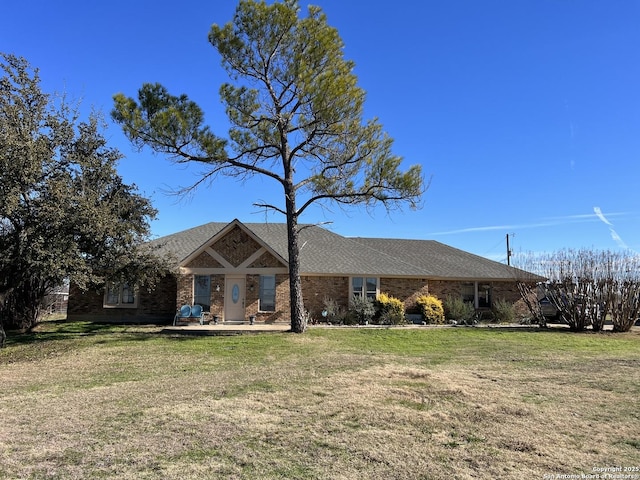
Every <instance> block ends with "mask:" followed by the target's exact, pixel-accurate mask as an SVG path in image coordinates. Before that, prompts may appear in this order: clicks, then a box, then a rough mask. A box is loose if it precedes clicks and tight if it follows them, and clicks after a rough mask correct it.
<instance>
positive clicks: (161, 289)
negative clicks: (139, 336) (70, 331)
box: [67, 275, 177, 323]
mask: <svg viewBox="0 0 640 480" xmlns="http://www.w3.org/2000/svg"><path fill="white" fill-rule="evenodd" d="M176 290H177V283H176V277H175V276H174V275H167V276H165V277H163V278H162V279H161V280H160V282H159V283H158V285H157V286H156V288H155V289H154V290H152V291H148V290H147V289H145V288H144V287H143V288H141V289H140V290H139V291H138V292H137V294H136V295H137V297H138V304H137V307H136V308H104V290H102V289H101V290H89V291H86V292H82V291H81V290H80V289H79V288H78V287H77V286H76V285H75V284H74V283H73V282H71V285H70V286H69V303H68V306H67V319H69V320H76V321H105V322H122V323H165V322H168V321H171V320H172V319H173V316H174V314H175V312H176V304H175V298H176Z"/></svg>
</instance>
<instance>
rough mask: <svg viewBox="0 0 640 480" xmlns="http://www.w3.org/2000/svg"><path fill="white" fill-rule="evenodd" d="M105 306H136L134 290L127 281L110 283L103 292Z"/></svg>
mask: <svg viewBox="0 0 640 480" xmlns="http://www.w3.org/2000/svg"><path fill="white" fill-rule="evenodd" d="M104 306H105V307H122V308H133V307H136V306H137V298H136V290H135V287H134V286H133V285H129V284H128V283H110V284H108V285H107V289H106V291H105V294H104Z"/></svg>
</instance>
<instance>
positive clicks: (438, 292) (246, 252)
mask: <svg viewBox="0 0 640 480" xmlns="http://www.w3.org/2000/svg"><path fill="white" fill-rule="evenodd" d="M194 253H197V255H195V256H194V258H192V259H191V260H189V261H188V263H186V264H183V265H182V266H181V267H180V269H179V270H180V271H179V273H177V274H176V275H168V276H167V277H165V278H164V279H162V281H161V282H160V283H159V285H158V287H157V288H156V289H155V290H154V291H152V292H148V291H146V290H140V291H139V292H138V304H137V308H105V307H104V305H103V302H104V292H103V291H101V292H97V291H93V292H86V293H81V292H80V291H79V290H78V289H77V287H76V286H75V285H73V284H71V288H70V295H69V306H68V318H69V319H75V320H85V319H86V320H108V321H120V322H134V321H136V322H147V321H148V322H170V321H171V320H172V319H173V316H174V314H175V312H176V309H177V308H178V307H179V306H180V305H191V304H193V302H194V277H195V276H196V275H207V276H209V278H210V286H211V291H210V312H209V313H210V318H213V317H214V316H216V317H218V318H219V319H223V318H224V315H225V303H224V302H225V280H226V279H227V275H233V276H234V278H238V276H240V277H244V280H245V292H244V299H245V307H244V313H245V320H248V319H249V317H250V316H255V317H256V320H257V321H259V322H289V321H290V298H289V280H288V273H287V267H286V265H285V264H283V262H282V261H281V259H280V258H279V257H278V256H275V255H273V254H272V253H270V251H269V249H268V248H266V247H265V246H264V245H262V244H261V243H260V242H259V241H257V240H256V239H255V238H254V237H252V236H251V235H250V234H249V233H247V231H245V230H243V229H242V228H240V227H239V226H238V225H234V226H233V227H232V228H230V229H229V230H228V231H227V232H226V233H225V234H223V235H222V236H221V237H220V238H215V239H214V240H212V242H211V244H210V245H207V246H205V247H204V248H202V249H201V250H200V251H198V252H194ZM260 275H275V278H276V301H275V311H274V312H262V311H260V305H259V303H260V302H259V293H260ZM349 282H350V277H348V276H344V275H338V276H330V275H324V276H319V275H316V276H313V275H303V276H302V277H301V283H302V292H303V297H304V305H305V308H306V309H307V311H308V312H309V313H310V315H311V317H312V318H315V319H317V320H320V319H321V313H322V311H323V309H324V308H325V302H326V300H327V299H331V300H333V301H335V302H337V303H338V305H340V306H341V307H342V308H344V309H345V310H346V308H347V307H348V304H349V295H350V288H349V287H350V285H349ZM469 284H470V282H463V281H444V280H428V279H426V278H397V277H384V276H383V277H381V278H379V285H378V288H379V291H380V292H381V293H386V294H388V295H391V296H393V297H395V298H398V299H400V300H401V301H402V302H403V303H404V305H405V309H406V310H407V311H408V312H409V313H413V312H414V310H415V304H416V299H417V298H418V297H419V296H422V295H429V294H430V295H434V296H436V297H438V298H439V299H441V300H444V299H445V298H446V297H447V296H448V295H451V296H455V297H460V296H461V295H462V291H463V287H464V285H469ZM471 284H472V283H471ZM482 285H490V287H491V297H492V301H495V300H497V299H504V300H507V301H509V302H512V303H516V304H517V305H518V303H522V301H521V300H520V294H519V291H518V288H517V285H516V283H515V282H507V281H504V282H482ZM227 293H228V292H227Z"/></svg>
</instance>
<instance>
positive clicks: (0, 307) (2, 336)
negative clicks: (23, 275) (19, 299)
mask: <svg viewBox="0 0 640 480" xmlns="http://www.w3.org/2000/svg"><path fill="white" fill-rule="evenodd" d="M11 290H12V289H8V290H4V291H3V292H0V348H4V345H5V342H6V340H7V334H6V333H5V332H4V326H3V324H2V317H3V315H4V304H5V300H6V298H7V295H9V294H10V293H11Z"/></svg>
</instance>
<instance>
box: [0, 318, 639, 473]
mask: <svg viewBox="0 0 640 480" xmlns="http://www.w3.org/2000/svg"><path fill="white" fill-rule="evenodd" d="M460 332H461V330H455V329H446V330H442V331H438V332H436V331H435V330H415V331H413V332H412V333H411V334H409V335H408V334H407V330H398V331H394V330H388V331H385V332H383V333H380V332H375V333H371V334H368V333H366V332H365V333H362V332H351V331H349V330H341V331H334V330H326V331H324V330H318V331H313V332H311V333H310V334H307V335H302V336H299V335H291V334H282V335H270V336H264V337H243V338H240V337H238V338H215V337H209V338H198V339H195V338H190V339H179V338H173V337H163V336H154V337H153V338H148V339H146V340H145V341H130V340H127V339H126V338H120V339H119V338H117V337H118V334H115V336H114V334H113V332H109V333H105V334H104V336H102V335H98V336H95V337H93V338H92V340H91V339H89V340H88V339H86V338H84V337H83V338H82V339H80V340H78V339H77V338H72V339H66V340H65V339H60V338H58V339H56V340H51V341H52V342H61V343H59V344H58V345H57V346H55V347H54V346H52V345H48V346H45V347H44V348H45V349H47V348H49V349H51V350H52V351H55V352H57V353H55V354H54V355H53V356H38V355H35V356H34V355H25V354H23V352H22V351H21V348H28V347H29V346H28V345H25V346H21V345H17V344H14V345H13V346H11V345H10V347H9V349H7V350H6V351H4V352H2V353H1V354H0V383H1V384H2V385H3V387H6V388H3V390H2V392H0V400H1V402H0V417H1V418H2V419H3V423H2V428H0V478H34V479H35V478H47V479H53V478H125V479H127V478H131V479H133V478H163V479H164V478H167V479H189V478H193V479H195V478H237V479H250V478H251V479H253V478H265V479H276V478H308V479H356V478H357V479H361V478H367V479H390V478H394V479H419V478H424V479H440V478H443V479H444V478H460V479H465V478H507V479H509V478H514V479H515V478H529V477H533V478H542V475H544V474H571V473H574V474H576V473H577V474H580V473H589V472H591V469H592V468H593V467H599V466H607V465H634V464H635V465H637V464H638V459H639V458H640V450H639V445H640V439H639V437H638V433H637V432H639V431H640V413H639V412H638V409H637V398H638V395H639V394H640V382H639V380H638V378H639V377H638V375H637V372H638V368H639V367H640V348H638V346H639V343H640V338H639V337H638V336H637V335H635V336H634V335H628V336H615V337H607V336H602V337H599V338H600V341H601V342H604V344H603V345H602V346H603V348H591V347H589V348H587V346H585V345H584V344H583V343H581V342H587V343H589V342H591V341H593V340H594V339H592V338H587V337H581V336H564V335H563V334H558V335H560V336H559V337H557V336H554V334H553V333H551V334H549V335H548V336H544V337H540V336H536V335H534V334H530V333H527V332H525V331H523V332H512V333H511V334H509V335H507V336H504V335H503V334H497V333H492V332H479V331H478V333H474V332H471V333H466V331H465V333H460ZM363 335H364V336H363ZM367 335H370V337H367ZM125 337H126V335H125ZM367 339H369V340H370V341H369V342H368V344H367ZM596 340H597V339H596ZM64 342H67V343H64ZM558 342H559V343H561V344H562V345H563V346H564V348H563V349H562V350H558V349H556V347H557V346H558ZM606 342H610V345H608V348H604V347H607V345H606ZM572 343H573V346H572ZM365 344H366V345H367V347H366V348H363V345H365ZM497 344H498V345H497ZM546 344H548V345H549V346H545V345H546ZM32 347H34V345H32ZM496 347H499V348H496ZM12 348H13V349H14V350H13V353H14V354H15V355H14V356H12V351H11V349H12ZM461 351H464V354H460V355H452V352H461ZM498 351H500V354H498V353H497V352H498ZM590 352H591V353H590ZM612 352H615V353H612ZM447 359H448V360H447Z"/></svg>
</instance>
